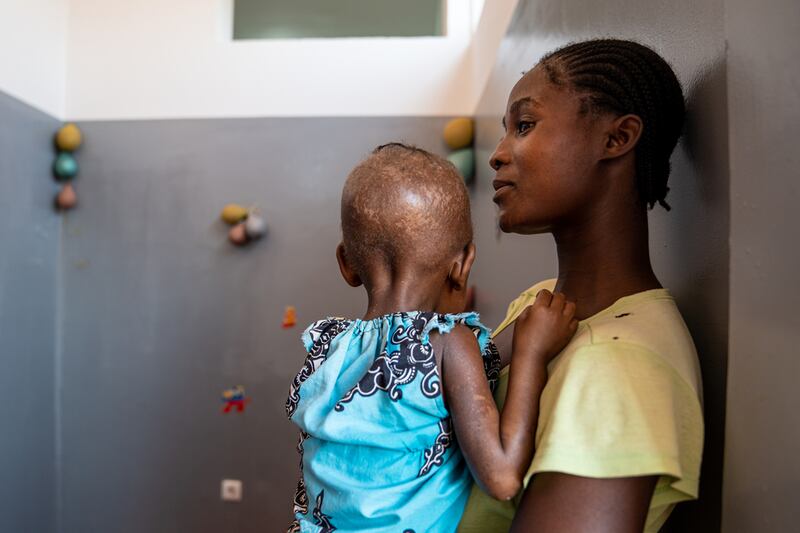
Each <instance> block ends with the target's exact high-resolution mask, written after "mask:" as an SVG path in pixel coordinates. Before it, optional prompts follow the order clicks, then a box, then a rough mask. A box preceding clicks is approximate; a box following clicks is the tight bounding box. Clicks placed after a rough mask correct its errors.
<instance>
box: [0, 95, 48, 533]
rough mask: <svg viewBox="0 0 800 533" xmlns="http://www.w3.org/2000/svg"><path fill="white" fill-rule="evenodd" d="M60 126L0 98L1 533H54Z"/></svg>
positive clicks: (9, 99)
mask: <svg viewBox="0 0 800 533" xmlns="http://www.w3.org/2000/svg"><path fill="white" fill-rule="evenodd" d="M57 126H58V122H57V121H56V120H55V119H53V118H52V117H50V116H48V115H46V114H44V113H42V112H41V111H38V110H36V109H33V108H31V107H29V106H27V105H25V104H23V103H22V102H20V101H18V100H16V99H14V98H11V97H10V96H8V95H6V94H3V93H0V243H2V253H0V391H2V394H3V401H2V402H0V531H14V532H19V533H48V532H54V531H55V523H56V495H55V487H56V454H55V443H56V441H55V427H56V408H55V392H54V391H55V385H56V381H55V358H56V329H55V326H56V311H55V308H56V266H57V258H58V253H59V242H60V235H59V229H60V219H59V217H58V215H56V214H55V213H54V212H53V209H52V208H51V205H52V204H51V202H52V199H53V195H54V194H55V192H56V190H57V187H56V185H55V184H54V183H53V180H52V178H51V177H50V176H51V175H50V164H51V163H52V160H53V152H52V135H53V132H54V131H55V129H56V127H57Z"/></svg>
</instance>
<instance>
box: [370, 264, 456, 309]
mask: <svg viewBox="0 0 800 533" xmlns="http://www.w3.org/2000/svg"><path fill="white" fill-rule="evenodd" d="M365 287H366V289H367V297H368V298H369V304H368V305H367V312H366V314H365V315H364V320H371V319H373V318H376V317H379V316H383V315H388V314H391V313H398V312H402V311H434V310H436V306H437V304H438V302H439V297H440V294H441V290H442V282H441V281H440V280H437V279H436V278H434V277H432V276H425V275H419V274H416V275H395V276H392V275H391V274H390V273H388V272H387V273H385V275H382V276H374V277H373V279H370V281H369V282H368V283H365Z"/></svg>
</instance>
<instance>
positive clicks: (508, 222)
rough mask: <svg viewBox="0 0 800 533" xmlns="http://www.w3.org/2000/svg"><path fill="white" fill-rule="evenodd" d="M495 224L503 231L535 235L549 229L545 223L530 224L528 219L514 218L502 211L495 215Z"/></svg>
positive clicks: (546, 231)
mask: <svg viewBox="0 0 800 533" xmlns="http://www.w3.org/2000/svg"><path fill="white" fill-rule="evenodd" d="M497 225H498V226H500V230H501V231H502V232H503V233H517V234H519V235H536V234H539V233H548V232H549V231H550V228H549V226H548V225H547V224H532V223H530V222H529V221H525V222H521V221H519V220H514V219H513V218H512V217H510V216H508V214H506V213H503V212H502V211H501V212H500V213H499V215H498V217H497Z"/></svg>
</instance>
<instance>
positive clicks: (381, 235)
mask: <svg viewBox="0 0 800 533" xmlns="http://www.w3.org/2000/svg"><path fill="white" fill-rule="evenodd" d="M342 234H343V239H342V245H343V250H344V254H345V255H346V257H347V263H348V265H349V266H350V268H351V269H353V270H354V271H355V272H356V273H357V274H358V277H359V279H360V281H362V282H364V283H365V284H366V285H367V287H368V288H369V286H370V279H371V277H372V275H373V273H374V272H376V271H378V270H383V271H389V272H391V273H392V274H397V275H425V274H428V273H433V272H436V271H437V270H441V269H442V268H446V267H447V264H448V262H449V261H451V260H452V259H453V258H454V257H456V256H457V255H458V254H459V253H460V252H462V251H463V250H464V249H465V248H466V247H467V246H469V245H470V243H471V242H472V222H471V218H470V207H469V195H468V193H467V189H466V187H465V186H464V181H463V180H462V178H461V177H460V176H459V174H458V171H457V170H456V168H455V167H454V166H453V165H452V164H451V163H450V162H448V161H447V160H445V159H443V158H441V157H439V156H437V155H434V154H431V153H430V152H427V151H425V150H422V149H420V148H416V147H413V146H407V145H404V144H400V143H390V144H386V145H383V146H379V147H378V148H376V149H375V150H374V151H373V152H372V154H370V155H369V157H367V158H366V159H365V160H363V161H362V162H361V163H359V164H358V165H357V166H356V167H355V168H354V169H353V170H352V172H350V175H349V176H348V178H347V182H346V183H345V185H344V190H343V191H342Z"/></svg>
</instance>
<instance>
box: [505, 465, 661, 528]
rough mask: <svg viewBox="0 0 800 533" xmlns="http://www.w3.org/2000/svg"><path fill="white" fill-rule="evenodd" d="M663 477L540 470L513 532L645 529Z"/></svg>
mask: <svg viewBox="0 0 800 533" xmlns="http://www.w3.org/2000/svg"><path fill="white" fill-rule="evenodd" d="M657 480H658V476H643V477H625V478H602V479H601V478H588V477H580V476H572V475H569V474H561V473H558V472H543V473H540V474H536V475H535V476H534V477H533V479H531V482H530V483H529V484H528V487H527V488H526V489H525V493H524V495H523V497H522V501H520V504H519V507H518V508H517V512H516V515H515V516H514V522H513V524H512V526H511V533H527V532H535V533H641V532H642V530H643V529H644V525H645V520H646V518H647V511H648V509H649V506H650V499H651V498H652V497H653V490H654V489H655V486H656V481H657Z"/></svg>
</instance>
